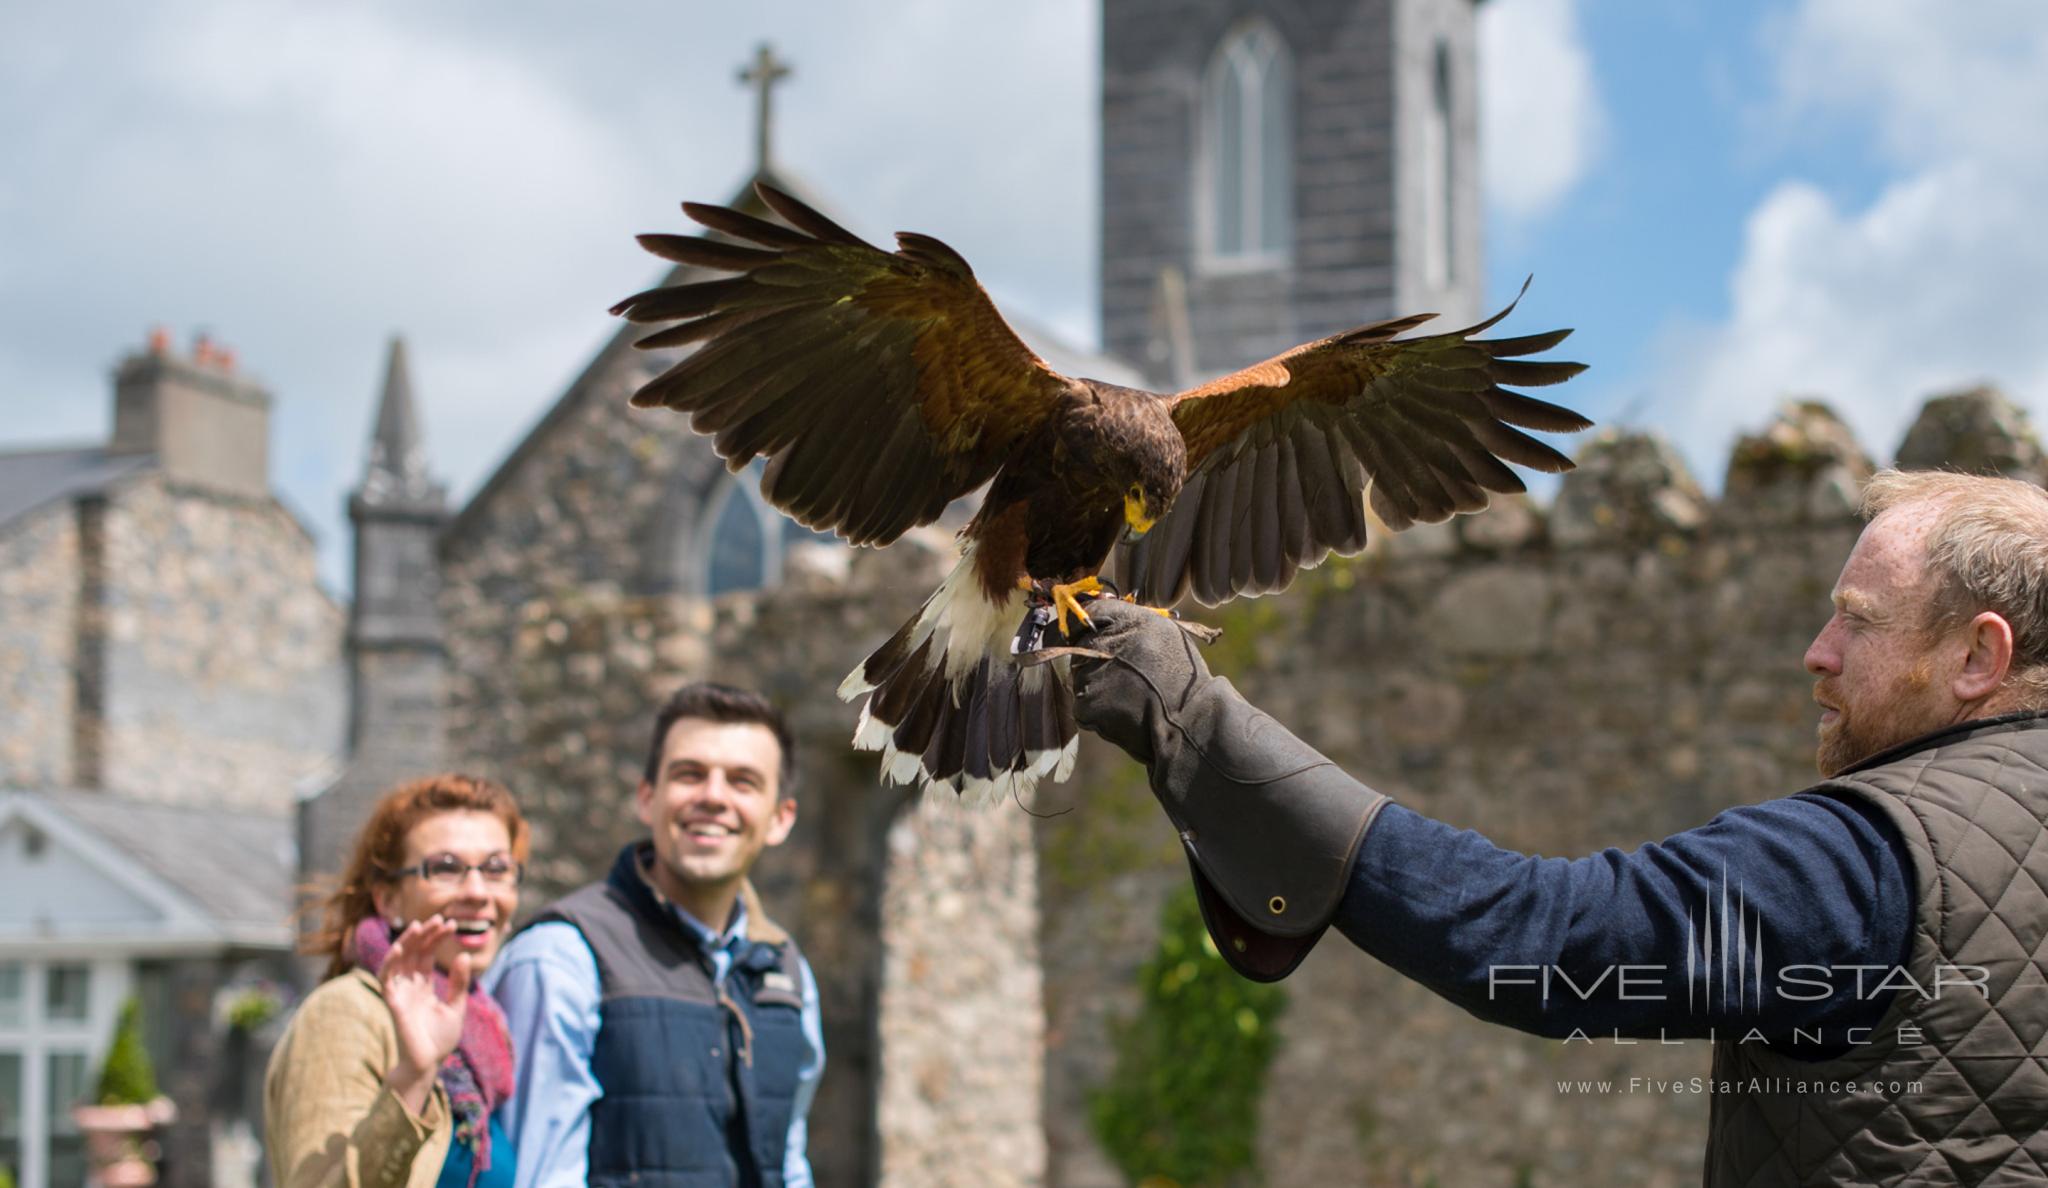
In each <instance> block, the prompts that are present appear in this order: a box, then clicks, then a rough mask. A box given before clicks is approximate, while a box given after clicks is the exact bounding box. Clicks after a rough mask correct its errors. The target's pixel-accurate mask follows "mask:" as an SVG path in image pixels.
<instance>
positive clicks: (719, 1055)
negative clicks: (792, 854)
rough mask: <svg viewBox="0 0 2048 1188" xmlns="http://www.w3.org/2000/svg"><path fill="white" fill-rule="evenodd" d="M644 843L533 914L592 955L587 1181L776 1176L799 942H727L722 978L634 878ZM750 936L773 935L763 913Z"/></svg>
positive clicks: (799, 1050) (693, 1187)
mask: <svg viewBox="0 0 2048 1188" xmlns="http://www.w3.org/2000/svg"><path fill="white" fill-rule="evenodd" d="M651 850H652V846H651V844H650V843H648V842H644V841H643V842H640V843H638V844H636V845H630V846H627V847H626V848H625V849H624V850H623V851H621V852H620V853H619V858H618V861H617V862H615V863H613V864H612V870H611V874H610V875H609V876H608V877H607V878H606V879H605V881H603V882H601V883H592V884H591V885H590V886H588V887H584V888H582V889H581V890H578V891H573V892H571V893H570V894H568V895H565V896H563V897H562V898H561V899H559V900H556V901H555V902H554V904H552V905H551V906H549V907H548V908H547V909H546V910H545V911H543V912H542V913H541V914H540V915H539V916H538V917H537V918H536V919H535V920H534V923H536V924H538V923H542V922H545V921H561V922H563V923H565V924H572V925H574V926H575V927H576V929H577V930H578V931H580V932H581V933H582V934H583V939H584V940H585V941H586V942H588V943H589V945H590V951H591V952H592V953H594V954H596V956H597V969H598V978H599V982H600V985H601V987H602V993H603V1000H602V1002H601V1004H600V1006H599V1008H598V1032H597V1045H596V1048H595V1050H594V1051H593V1052H592V1053H591V1072H592V1074H593V1075H594V1076H595V1077H596V1078H597V1083H598V1085H599V1086H600V1087H601V1088H602V1089H603V1090H604V1094H603V1096H602V1097H600V1098H598V1100H597V1103H596V1104H595V1105H593V1106H591V1108H590V1183H591V1184H592V1185H593V1186H594V1188H612V1186H615V1185H616V1186H621V1188H623V1186H624V1185H627V1184H632V1185H635V1186H636V1188H731V1186H734V1185H740V1186H745V1188H755V1186H759V1188H781V1185H782V1164H783V1156H784V1152H785V1148H786V1146H787V1144H788V1140H789V1122H790V1114H791V1112H792V1110H793V1109H794V1102H795V1097H796V1088H797V1072H798V1070H800V1069H801V1068H802V1067H803V1065H804V1063H805V1062H806V1060H808V1059H810V1058H811V1057H812V1053H811V1050H810V1043H809V1041H807V1040H806V1039H805V1038H804V1034H803V1028H802V1024H801V1015H802V1010H803V998H802V983H801V981H800V980H799V979H800V978H801V976H802V975H801V974H800V973H799V972H798V958H797V951H796V943H795V942H794V941H790V940H786V939H785V940H783V941H782V942H781V943H780V944H767V943H761V942H754V943H750V944H743V945H741V946H739V947H738V949H737V950H736V952H735V959H734V961H733V965H732V969H731V972H729V973H728V974H727V975H726V979H725V984H724V986H722V987H718V986H714V985H713V984H712V980H711V970H712V966H711V958H710V956H709V955H708V954H706V953H705V952H704V951H703V948H702V946H700V945H699V944H698V942H697V938H696V937H695V936H694V935H693V934H692V933H691V932H690V930H688V929H686V928H684V927H683V924H682V922H681V921H680V920H677V919H676V917H675V914H674V911H673V909H671V908H670V907H668V906H667V905H666V904H664V903H662V902H661V901H660V900H659V899H657V898H656V897H655V895H654V893H653V890H652V889H651V888H650V887H649V886H648V885H647V882H646V880H645V879H644V878H643V877H642V876H641V873H640V871H641V863H642V862H643V861H645V860H646V857H647V856H648V855H649V854H650V852H651ZM748 927H749V932H750V934H753V935H768V934H774V933H779V932H780V930H779V929H776V928H775V927H774V925H773V924H772V923H770V922H769V921H767V920H766V919H763V918H760V917H758V916H757V917H755V918H753V919H751V920H750V921H749V925H748Z"/></svg>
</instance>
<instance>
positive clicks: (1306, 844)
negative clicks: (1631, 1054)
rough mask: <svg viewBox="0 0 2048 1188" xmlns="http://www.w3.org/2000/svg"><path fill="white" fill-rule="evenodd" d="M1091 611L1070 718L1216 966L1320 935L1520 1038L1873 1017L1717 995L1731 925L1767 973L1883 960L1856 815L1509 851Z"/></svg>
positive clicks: (1291, 958) (1139, 614) (1895, 904)
mask: <svg viewBox="0 0 2048 1188" xmlns="http://www.w3.org/2000/svg"><path fill="white" fill-rule="evenodd" d="M1091 611H1092V614H1093V617H1094V620H1095V626H1094V629H1093V631H1091V632H1089V633H1087V634H1084V635H1081V636H1080V637H1079V638H1078V639H1077V641H1076V642H1078V643H1081V644H1082V645H1083V646H1085V647H1087V648H1089V649H1091V650H1093V651H1096V652H1100V653H1106V654H1107V655H1108V656H1109V657H1110V658H1109V659H1106V660H1093V659H1085V658H1080V657H1077V658H1076V661H1075V667H1074V674H1075V679H1076V704H1075V713H1076V717H1077V718H1078V720H1079V721H1080V723H1081V725H1082V726H1084V727H1086V728H1087V729H1089V730H1091V731H1093V732H1095V733H1097V734H1099V735H1101V736H1102V737H1103V738H1105V739H1107V740H1108V741H1110V742H1112V743H1115V744H1116V745H1117V746H1119V747H1121V748H1122V749H1123V750H1124V751H1125V752H1126V753H1128V754H1130V755H1131V756H1132V757H1133V758H1135V759H1137V760H1138V761H1139V762H1141V763H1144V764H1145V765H1146V767H1147V770H1148V772H1149V773H1150V776H1151V785H1152V789H1153V792H1154V793H1155V795H1157V796H1158V798H1159V800H1160V803H1161V804H1162V805H1163V806H1164V807H1165V809H1166V811H1167V814H1168V816H1169V817H1171V818H1172V819H1173V821H1174V824H1175V825H1176V827H1177V828H1179V829H1180V830H1181V833H1182V837H1183V841H1184V843H1185V845H1186V848H1187V851H1188V855H1189V863H1190V866H1191V867H1192V868H1193V871H1194V878H1195V882H1196V886H1197V889H1198V891H1199V892H1200V894H1201V897H1202V903H1203V911H1204V919H1205V920H1206V921H1207V922H1208V924H1209V926H1210V931H1211V934H1212V935H1213V936H1214V937H1215V939H1216V942H1217V947H1218V948H1219V949H1220V950H1222V952H1223V953H1224V956H1225V958H1226V959H1227V960H1229V961H1230V963H1231V964H1232V966H1233V967H1234V968H1236V969H1237V970H1238V971H1239V972H1240V973H1243V974H1245V975H1246V976H1248V977H1253V978H1258V979H1260V980H1273V979H1275V978H1278V977H1284V976H1286V974H1287V973H1289V972H1291V971H1292V969H1293V968H1294V966H1295V965H1297V964H1298V963H1299V962H1300V960H1301V959H1302V957H1304V956H1305V955H1306V954H1307V951H1308V949H1309V948H1311V947H1312V946H1313V945H1314V944H1315V941H1316V940H1317V939H1318V938H1319V937H1320V936H1321V934H1322V932H1323V930H1324V929H1325V928H1326V927H1327V926H1329V925H1330V924H1333V923H1334V924H1335V925H1336V927H1337V928H1338V929H1339V931H1341V932H1343V933H1344V935H1345V936H1346V937H1348V938H1349V939H1350V940H1351V942H1352V943H1353V944H1355V945H1357V946H1358V947H1359V948H1361V949H1364V950H1365V951H1366V952H1368V953H1370V954H1372V955H1373V956H1374V957H1377V958H1379V959H1380V960H1381V961H1383V962H1385V963H1386V964H1387V965H1389V966H1391V967H1392V968H1394V969H1395V970H1397V971H1399V972H1400V973H1402V974H1405V975H1407V976H1408V977H1410V978H1413V979H1414V980H1416V981H1418V982H1420V983H1422V984H1423V985H1425V986H1428V987H1429V988H1430V989H1431V990H1434V991H1435V992H1436V993H1438V994H1440V995H1442V996H1443V997H1445V998H1447V999H1449V1000H1451V1001H1452V1002H1454V1003H1456V1004H1458V1005H1459V1006H1461V1007H1464V1008H1465V1009H1466V1010H1469V1011H1471V1012H1472V1013H1473V1014H1476V1015H1478V1016H1480V1017H1481V1018H1485V1019H1488V1020H1491V1021H1493V1022H1497V1023H1501V1024H1503V1025H1506V1026H1509V1027H1514V1028H1517V1029H1519V1030H1523V1031H1529V1032H1534V1033H1537V1034H1542V1035H1552V1036H1568V1035H1571V1034H1572V1033H1573V1032H1582V1033H1585V1034H1588V1035H1612V1034H1619V1035H1624V1036H1654V1035H1663V1036H1665V1037H1668V1038H1681V1037H1684V1036H1692V1035H1705V1034H1707V1032H1708V1031H1709V1030H1710V1029H1713V1028H1715V1027H1717V1026H1719V1027H1721V1028H1723V1029H1724V1030H1725V1028H1727V1027H1728V1026H1739V1027H1741V1028H1742V1029H1744V1030H1747V1029H1748V1028H1752V1027H1754V1028H1756V1029H1757V1030H1759V1031H1762V1032H1763V1033H1764V1034H1765V1035H1766V1036H1769V1037H1777V1036H1788V1035H1790V1034H1791V1033H1792V1031H1793V1030H1794V1029H1795V1028H1804V1029H1809V1030H1810V1029H1813V1028H1817V1027H1821V1028H1828V1029H1832V1033H1833V1034H1835V1035H1837V1036H1839V1035H1840V1034H1841V1033H1843V1032H1844V1031H1845V1030H1846V1029H1847V1028H1850V1027H1859V1026H1868V1025H1871V1024H1873V1023H1875V1022H1876V1021H1877V1019H1878V1018H1879V1017H1881V1016H1882V1015H1883V1013H1884V1010H1885V1008H1886V1007H1887V1006H1888V1005H1889V1003H1890V1000H1891V998H1892V997H1893V993H1894V991H1893V990H1885V991H1878V990H1877V989H1876V986H1877V983H1878V981H1879V980H1880V979H1878V978H1875V977H1867V978H1864V979H1862V980H1861V983H1860V985H1859V980H1858V979H1857V978H1855V977H1853V976H1842V977H1839V978H1834V979H1832V980H1831V981H1830V982H1829V985H1830V986H1831V988H1832V992H1831V993H1827V994H1825V995H1823V996H1820V997H1814V996H1813V995H1814V994H1816V993H1817V992H1816V991H1815V990H1814V989H1813V987H1812V986H1810V985H1802V984H1799V983H1796V982H1789V981H1786V980H1784V979H1779V978H1766V979H1764V980H1763V983H1762V985H1761V986H1759V985H1757V984H1756V980H1755V979H1754V977H1745V978H1743V979H1741V985H1740V989H1741V990H1742V993H1741V994H1739V995H1738V994H1736V993H1733V992H1732V990H1733V988H1734V986H1733V983H1731V990H1730V991H1724V990H1723V988H1722V985H1721V983H1722V980H1723V979H1722V978H1721V977H1720V969H1721V966H1722V965H1724V964H1726V962H1725V960H1724V958H1725V957H1726V955H1727V953H1728V951H1729V950H1728V949H1725V948H1724V947H1723V945H1724V941H1723V937H1722V934H1721V931H1720V930H1721V928H1722V926H1723V924H1724V923H1725V924H1726V925H1727V928H1728V931H1727V932H1726V942H1725V944H1726V945H1727V946H1730V947H1733V946H1736V945H1737V944H1738V941H1737V939H1736V938H1737V936H1738V934H1739V933H1740V928H1739V927H1738V926H1737V923H1736V921H1734V920H1733V919H1730V918H1729V917H1730V916H1731V914H1734V913H1738V912H1739V913H1740V914H1741V915H1742V917H1743V920H1744V921H1746V923H1747V927H1748V929H1749V930H1750V931H1749V933H1748V934H1747V939H1744V940H1742V941H1741V942H1739V943H1740V946H1741V951H1742V953H1743V954H1744V956H1745V957H1749V956H1750V954H1751V953H1752V946H1751V941H1753V939H1754V937H1755V935H1756V932H1757V929H1758V928H1759V927H1760V928H1761V930H1762V932H1761V935H1762V937H1763V943H1764V946H1765V953H1764V962H1765V964H1766V965H1767V966H1768V968H1769V969H1770V970H1771V971H1776V970H1781V969H1783V968H1785V967H1787V966H1791V965H1818V966H1822V967H1826V968H1829V969H1842V970H1847V969H1849V968H1850V967H1853V966H1856V965H1864V966H1876V967H1885V968H1888V967H1890V966H1893V965H1896V964H1899V963H1901V962H1903V960H1904V958H1905V954H1906V952H1907V947H1908V944H1909V941H1910V934H1911V924H1912V920H1913V914H1914V910H1915V906H1916V905H1915V900H1914V890H1913V886H1914V885H1913V880H1912V878H1911V874H1910V872H1911V870H1912V867H1911V862H1910V859H1909V858H1908V857H1907V855H1906V853H1905V851H1904V848H1903V846H1902V844H1901V842H1900V840H1899V837H1898V835H1897V833H1896V831H1895V830H1894V829H1893V827H1892V826H1891V825H1890V824H1889V823H1888V822H1886V821H1885V820H1883V819H1882V818H1881V817H1880V816H1879V815H1878V814H1877V813H1876V812H1875V811H1874V810H1872V809H1869V808H1867V807H1865V806H1862V805H1860V804H1852V803H1850V802H1847V801H1844V800H1839V799H1836V798H1833V797H1829V796H1825V795H1821V794H1816V793H1802V794H1800V795H1796V796H1791V797H1786V798H1783V799H1779V800H1774V801H1769V802H1766V803H1763V804H1757V805H1747V806H1743V807H1741V808H1736V809H1731V810H1729V811H1727V812H1724V813H1722V814H1721V815H1719V816H1717V817H1715V818H1714V819H1713V820H1712V821H1710V822H1708V823H1707V824H1705V825H1702V826H1700V827H1698V828H1695V829H1691V830H1687V831H1686V832H1683V833H1680V834H1677V835H1675V836H1673V837H1670V838H1667V839H1665V840H1664V841H1662V842H1655V843H1651V844H1647V845H1644V846H1642V847H1640V848H1638V849H1636V850H1633V851H1630V852H1626V853H1624V852H1623V851H1621V850H1618V849H1607V850H1603V851H1601V852H1600V853H1597V854H1594V855H1591V856H1589V857H1585V858H1579V859H1571V860H1567V859H1563V858H1542V857H1537V856H1532V855H1526V854H1519V853H1515V852H1513V851H1510V850H1504V849H1501V848H1500V847H1498V846H1495V845H1494V844H1493V843H1492V842H1490V841H1488V840H1487V839H1486V838H1485V837H1483V836H1481V835H1480V834H1478V833H1475V832H1473V831H1471V830H1461V829H1457V828H1454V827H1452V826H1450V825H1446V824H1444V823H1442V822H1440V821H1435V820H1432V819H1430V818H1428V817H1425V816H1423V815H1421V814H1419V813H1415V812H1412V811H1410V810H1408V809H1405V808H1402V807H1401V806H1399V805H1395V804H1390V803H1388V802H1387V800H1386V798H1385V797H1383V796H1381V795H1380V794H1379V793H1377V792H1375V791H1373V790H1372V789H1370V788H1367V787H1366V786H1364V785H1363V784H1360V783H1358V782H1357V781H1356V780H1353V779H1352V778H1351V777H1350V776H1348V775H1346V774H1345V773H1344V772H1343V771H1342V770H1340V769H1339V768H1338V767H1337V766H1336V765H1335V764H1333V763H1331V762H1330V761H1329V760H1328V759H1326V758H1324V757H1323V756H1322V755H1320V754H1318V753H1317V752H1316V751H1314V750H1313V749H1312V748H1310V747H1309V746H1307V745H1306V744H1305V743H1303V742H1301V741H1300V740H1299V739H1297V738H1295V737H1294V736H1293V735H1292V734H1291V733H1289V732H1288V731H1286V730H1285V729H1284V728H1282V727H1281V726H1280V725H1279V724H1278V723H1277V722H1274V721H1273V719H1271V718H1270V717H1267V716H1266V715H1265V714H1263V713H1261V712H1260V711H1258V710H1257V709H1255V708H1253V707H1252V706H1251V705H1250V704H1248V703H1247V702H1245V701H1244V699H1243V698H1242V697H1240V696H1239V695H1238V694H1237V692H1236V690H1235V689H1234V688H1232V687H1231V685H1230V683H1229V682H1228V681H1227V680H1223V679H1221V678H1218V677H1214V676H1212V675H1210V673H1209V670H1208V667H1207V665H1206V664H1205V663H1203V661H1202V658H1201V655H1200V653H1199V651H1198V650H1197V648H1196V645H1195V643H1194V641H1193V640H1192V639H1191V638H1189V637H1188V636H1187V635H1186V633H1185V632H1183V631H1182V630H1181V629H1180V628H1179V627H1177V626H1175V625H1174V624H1173V623H1171V622H1169V621H1168V620H1165V619H1162V618H1161V617H1160V616H1158V615H1155V614H1152V613H1150V612H1148V611H1146V610H1144V609H1142V608H1138V607H1133V606H1130V605H1128V604H1123V603H1118V602H1115V601H1114V600H1104V601H1102V602H1101V603H1098V604H1096V605H1095V606H1094V607H1092V608H1091ZM1724 889H1725V891H1726V906H1725V907H1724V906H1723V891H1724ZM1275 899H1284V900H1285V903H1284V904H1282V905H1278V906H1280V907H1282V909H1283V910H1282V911H1278V912H1275V911H1273V910H1271V909H1272V908H1273V907H1275V906H1276V905H1275V904H1274V902H1273V901H1274V900H1275ZM1289 913H1293V914H1292V915H1291V917H1290V918H1287V919H1285V920H1284V921H1282V924H1283V926H1282V927H1279V928H1276V927H1275V926H1274V924H1273V923H1272V922H1271V921H1272V920H1273V919H1275V918H1278V917H1281V916H1287V915H1289ZM1709 921H1711V922H1712V924H1711V926H1712V928H1713V929H1714V930H1715V931H1714V935H1712V936H1711V938H1709V937H1708V936H1707V934H1706V931H1705V930H1706V929H1707V927H1708V926H1709ZM1703 941H1704V942H1706V945H1705V947H1704V949H1703V944H1702V942H1703ZM1239 942H1243V943H1242V944H1241V945H1240V943H1239ZM1688 946H1691V948H1690V951H1691V952H1692V954H1693V959H1692V960H1691V961H1690V962H1689V961H1688V959H1687V955H1688V951H1689V950H1688ZM1703 952H1704V953H1705V954H1706V955H1707V956H1709V957H1711V961H1702V960H1701V955H1702V953H1703ZM1623 965H1627V966H1631V967H1651V968H1648V969H1644V968H1632V970H1631V971H1630V973H1629V976H1628V979H1627V985H1626V987H1625V988H1624V986H1623V984H1622V983H1623V979H1622V978H1621V977H1620V974H1619V970H1620V967H1621V966H1623ZM1709 965H1711V966H1712V967H1713V968H1711V969H1710V968H1708V966H1709ZM1560 971H1561V972H1562V975H1563V977H1562V978H1560V976H1559V973H1560ZM1752 972H1753V971H1752ZM1603 973H1604V976H1603ZM1564 979H1569V984H1567V983H1566V981H1565V980H1564ZM1546 986H1547V991H1548V992H1547V993H1546V992H1545V990H1546ZM1786 991H1790V992H1791V993H1792V995H1793V996H1791V997H1788V996H1787V994H1786V993H1784V992H1786ZM1824 1044H1825V1046H1830V1047H1832V1046H1833V1044H1832V1043H1826V1042H1825V1041H1824ZM1817 1054H1818V1053H1817Z"/></svg>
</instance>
